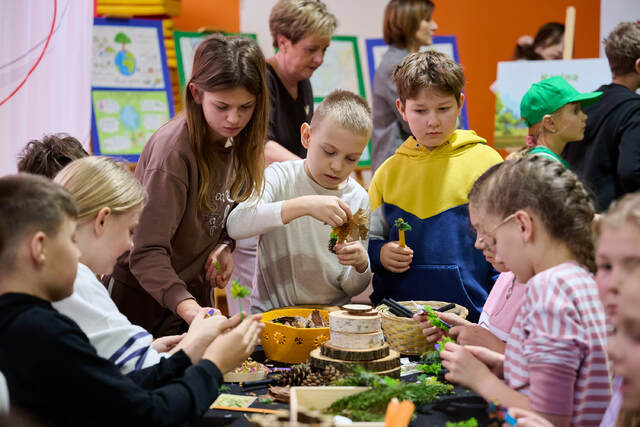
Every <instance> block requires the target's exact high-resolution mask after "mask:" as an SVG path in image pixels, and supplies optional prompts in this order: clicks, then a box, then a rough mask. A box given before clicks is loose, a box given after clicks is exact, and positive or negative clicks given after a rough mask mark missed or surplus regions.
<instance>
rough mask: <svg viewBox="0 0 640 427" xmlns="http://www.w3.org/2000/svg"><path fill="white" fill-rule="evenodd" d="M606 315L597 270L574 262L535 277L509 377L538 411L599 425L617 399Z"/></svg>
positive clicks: (508, 357)
mask: <svg viewBox="0 0 640 427" xmlns="http://www.w3.org/2000/svg"><path fill="white" fill-rule="evenodd" d="M605 345H606V326H605V314H604V309H603V307H602V303H601V302H600V299H599V297H598V288H597V285H596V283H595V281H594V280H593V277H592V275H591V274H590V273H589V272H588V271H586V270H585V269H584V268H582V267H581V266H579V265H578V264H576V263H574V262H566V263H563V264H559V265H556V266H555V267H552V268H549V269H547V270H545V271H542V272H540V273H538V274H536V275H535V276H534V277H532V278H531V280H529V283H528V286H527V294H526V297H525V300H524V302H523V304H522V308H521V309H520V313H519V315H518V317H517V318H516V321H515V323H514V324H513V327H512V329H511V335H510V336H509V340H508V341H507V348H506V351H505V360H504V378H505V382H506V384H507V385H509V386H510V387H511V388H513V389H515V390H517V391H519V392H521V393H524V394H526V395H528V396H529V401H530V404H531V408H532V409H534V410H535V411H538V412H543V413H549V414H555V415H565V416H570V417H571V425H572V426H597V425H599V424H600V420H601V419H602V416H603V414H604V412H605V410H606V408H607V405H608V403H609V400H610V398H611V381H610V377H609V371H608V362H607V353H606V351H605Z"/></svg>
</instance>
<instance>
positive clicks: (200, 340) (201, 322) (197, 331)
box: [177, 307, 240, 363]
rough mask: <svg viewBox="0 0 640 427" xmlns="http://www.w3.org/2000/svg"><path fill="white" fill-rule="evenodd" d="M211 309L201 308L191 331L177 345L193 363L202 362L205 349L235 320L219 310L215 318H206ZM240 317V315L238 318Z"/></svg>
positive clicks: (190, 327)
mask: <svg viewBox="0 0 640 427" xmlns="http://www.w3.org/2000/svg"><path fill="white" fill-rule="evenodd" d="M210 310H211V308H209V307H206V308H201V309H200V310H198V313H197V314H196V315H195V317H194V318H193V320H192V321H191V325H190V326H189V331H188V332H187V334H186V335H185V337H184V338H183V340H182V341H181V342H180V344H178V345H177V347H178V348H179V349H182V350H184V352H185V353H187V355H188V356H189V358H190V359H191V361H192V362H193V363H195V362H197V361H198V360H200V358H201V357H202V354H203V353H204V351H205V349H206V348H207V347H208V346H209V344H211V342H212V341H213V340H214V339H216V338H217V337H218V335H220V334H221V333H223V332H224V331H225V330H227V329H228V328H230V327H232V326H233V324H234V322H235V320H233V318H231V319H227V318H226V317H225V316H223V315H221V314H220V312H219V311H218V310H216V313H215V314H214V315H213V316H209V317H205V315H206V314H207V312H209V311H210ZM239 317H240V316H239V315H238V318H239Z"/></svg>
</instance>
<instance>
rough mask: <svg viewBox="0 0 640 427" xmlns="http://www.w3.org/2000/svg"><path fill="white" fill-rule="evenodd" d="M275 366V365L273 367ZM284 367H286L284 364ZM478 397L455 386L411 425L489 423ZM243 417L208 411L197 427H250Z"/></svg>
mask: <svg viewBox="0 0 640 427" xmlns="http://www.w3.org/2000/svg"><path fill="white" fill-rule="evenodd" d="M251 357H252V358H253V360H256V361H258V362H262V361H264V360H265V356H264V352H263V351H262V348H260V347H258V348H256V351H255V352H254V353H253V354H252V356H251ZM276 365H277V364H276ZM283 366H285V365H283ZM402 380H403V381H416V375H408V376H404V377H402ZM226 385H227V386H229V388H230V389H231V390H230V391H227V392H225V393H231V394H244V395H246V394H249V393H254V394H255V395H256V396H260V395H263V394H266V393H267V391H268V386H265V387H264V388H260V389H257V390H251V391H250V392H249V391H243V390H242V387H240V386H239V385H238V384H226ZM479 401H480V398H479V397H478V395H477V394H475V393H474V392H473V391H472V390H469V389H467V388H463V387H459V386H455V387H454V389H453V394H452V395H448V396H441V397H440V399H439V400H438V401H437V402H435V403H433V404H428V405H424V406H422V407H420V408H417V410H416V415H417V416H416V418H415V419H414V420H413V421H412V422H411V424H410V426H416V427H418V426H420V427H422V426H429V427H431V426H445V425H446V423H447V421H462V420H466V419H469V418H471V417H475V418H476V419H477V420H478V425H479V426H484V425H487V424H488V414H487V410H486V405H483V404H479ZM251 407H253V408H269V409H289V406H288V405H285V404H282V403H269V404H264V403H258V401H257V400H256V401H255V402H254V403H253V404H252V405H251ZM245 415H251V414H249V413H246V412H236V411H223V410H219V409H216V410H211V409H210V410H208V411H207V412H206V413H205V415H204V416H203V417H202V418H201V419H200V420H199V421H198V423H197V424H196V425H197V426H233V427H241V426H244V427H246V426H250V423H249V422H248V421H247V419H246V417H245Z"/></svg>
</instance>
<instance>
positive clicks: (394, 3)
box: [382, 0, 434, 50]
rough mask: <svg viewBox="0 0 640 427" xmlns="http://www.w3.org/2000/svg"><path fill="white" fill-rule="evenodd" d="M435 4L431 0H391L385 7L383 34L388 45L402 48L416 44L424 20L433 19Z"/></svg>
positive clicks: (412, 46)
mask: <svg viewBox="0 0 640 427" xmlns="http://www.w3.org/2000/svg"><path fill="white" fill-rule="evenodd" d="M433 8H434V4H433V2H432V1H431V0H391V1H390V2H389V3H388V4H387V7H386V8H385V9H384V20H383V25H382V34H383V36H384V41H385V43H387V44H388V45H394V46H398V47H402V48H411V49H413V48H416V49H415V50H417V46H414V45H415V44H416V43H415V38H416V33H417V32H418V28H420V24H421V23H422V21H423V20H424V21H431V15H432V13H433Z"/></svg>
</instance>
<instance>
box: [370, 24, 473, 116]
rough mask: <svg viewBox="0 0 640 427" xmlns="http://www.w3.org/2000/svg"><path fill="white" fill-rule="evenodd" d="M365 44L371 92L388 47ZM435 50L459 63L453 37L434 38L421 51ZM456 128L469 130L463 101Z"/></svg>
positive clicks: (379, 42) (374, 41)
mask: <svg viewBox="0 0 640 427" xmlns="http://www.w3.org/2000/svg"><path fill="white" fill-rule="evenodd" d="M365 44H366V46H367V62H368V63H369V79H370V82H371V88H372V90H373V79H374V77H375V75H376V70H377V69H378V65H379V64H380V62H381V61H382V57H383V56H384V54H385V53H386V52H387V49H388V48H389V46H388V45H387V44H386V43H385V42H384V39H366V40H365ZM430 49H433V50H437V51H438V52H442V53H444V54H447V55H449V56H450V57H452V58H453V59H454V60H455V61H456V62H457V63H460V57H459V55H458V42H457V40H456V37H455V36H434V37H433V44H432V45H430V46H423V47H422V50H430ZM458 128H460V129H469V118H468V115H467V102H466V101H465V103H464V105H463V106H462V111H461V112H460V118H459V120H458Z"/></svg>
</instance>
